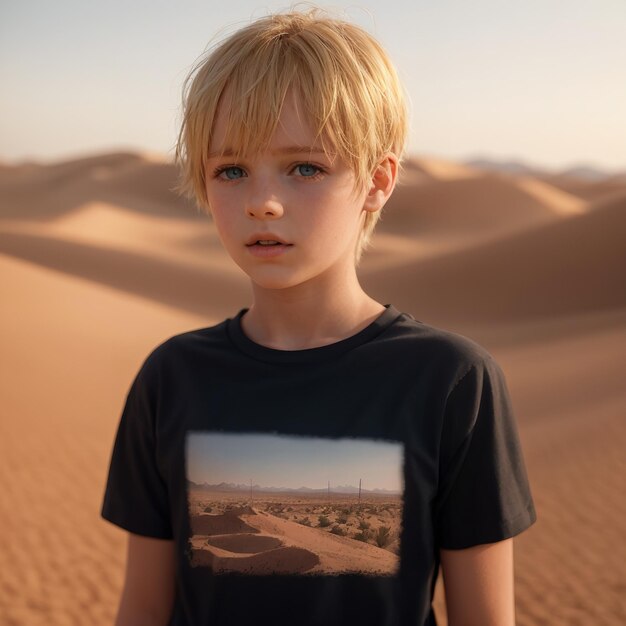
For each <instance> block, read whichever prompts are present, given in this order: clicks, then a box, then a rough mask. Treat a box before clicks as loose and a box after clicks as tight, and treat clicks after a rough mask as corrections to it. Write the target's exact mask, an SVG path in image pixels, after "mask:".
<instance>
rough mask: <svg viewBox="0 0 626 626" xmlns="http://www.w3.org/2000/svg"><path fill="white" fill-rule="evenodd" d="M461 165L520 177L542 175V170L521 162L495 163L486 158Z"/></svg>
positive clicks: (469, 160) (471, 160) (464, 161)
mask: <svg viewBox="0 0 626 626" xmlns="http://www.w3.org/2000/svg"><path fill="white" fill-rule="evenodd" d="M462 163H464V164H465V165H469V166H470V167H475V168H478V169H481V170H490V171H493V172H503V173H505V174H513V175H518V176H519V175H522V176H535V175H537V174H543V173H544V172H543V170H541V169H540V168H538V167H533V166H531V165H528V164H526V163H524V162H522V161H513V160H510V161H496V160H493V159H486V158H474V159H468V160H463V161H462Z"/></svg>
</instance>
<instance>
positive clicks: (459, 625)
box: [439, 537, 515, 626]
mask: <svg viewBox="0 0 626 626" xmlns="http://www.w3.org/2000/svg"><path fill="white" fill-rule="evenodd" d="M439 554H440V558H441V567H442V573H443V584H444V589H445V598H446V610H447V613H448V626H515V595H514V590H513V584H514V583H513V580H514V578H513V538H512V537H511V538H509V539H505V540H503V541H497V542H496V543H485V544H480V545H476V546H472V547H471V548H464V549H461V550H444V549H443V548H440V550H439Z"/></svg>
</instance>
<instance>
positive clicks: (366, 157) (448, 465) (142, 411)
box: [102, 9, 536, 626]
mask: <svg viewBox="0 0 626 626" xmlns="http://www.w3.org/2000/svg"><path fill="white" fill-rule="evenodd" d="M192 77H193V81H192V82H191V85H190V87H189V88H188V89H187V88H186V91H185V101H184V119H183V125H182V128H181V132H180V136H179V142H178V146H177V158H178V160H179V162H180V164H181V166H182V182H181V185H180V187H179V189H180V190H181V191H183V192H186V193H188V194H189V195H191V196H192V197H195V198H196V199H197V201H198V204H199V206H202V207H204V208H205V209H206V210H207V211H208V212H210V214H211V216H212V218H213V220H214V222H215V225H216V228H217V230H218V233H219V236H220V239H221V241H222V243H223V245H224V247H225V248H226V250H227V251H228V253H229V254H230V256H231V257H232V258H233V260H234V262H235V263H237V265H238V266H239V267H241V269H242V270H243V271H244V272H246V274H247V275H248V276H249V277H250V280H251V286H252V291H253V302H252V304H251V306H250V307H249V308H244V309H241V310H240V311H239V312H238V313H237V314H236V315H235V316H233V317H232V318H228V319H226V320H224V321H223V322H221V323H219V324H217V325H215V326H212V327H208V328H200V329H197V330H192V331H189V332H185V333H182V334H179V335H176V336H174V337H171V338H169V339H168V340H166V341H165V342H163V343H162V344H160V345H159V346H157V347H156V348H155V349H154V350H153V351H152V353H151V354H150V355H149V356H148V357H147V358H146V359H145V361H144V363H143V364H142V366H141V368H140V370H139V372H138V373H137V375H136V377H135V379H134V381H133V383H132V385H131V388H130V391H129V393H128V396H127V399H126V405H125V408H124V412H123V414H122V417H121V420H120V425H119V429H118V433H117V437H116V440H115V445H114V449H113V454H112V458H111V463H110V468H109V477H108V483H107V488H106V493H105V498H104V502H103V506H102V516H103V517H104V518H105V519H107V520H109V521H111V522H113V523H114V524H117V525H118V526H120V527H122V528H124V529H126V530H127V531H129V547H128V561H127V574H126V584H125V587H124V593H123V595H122V601H121V604H120V609H119V614H118V620H117V624H118V626H123V625H126V624H160V625H161V624H162V625H165V624H169V625H174V624H175V625H177V626H179V625H183V624H185V625H194V626H195V625H200V624H215V625H218V624H234V625H242V626H243V625H248V624H257V623H260V624H274V625H280V624H290V625H291V624H302V625H305V624H311V625H313V624H315V625H319V626H335V625H340V624H342V625H349V624H358V625H359V626H364V625H372V626H374V625H375V626H383V625H409V624H410V625H412V626H417V625H419V626H422V625H434V624H436V621H435V615H434V611H433V609H432V606H431V603H432V598H433V593H434V588H435V583H436V579H437V575H438V572H439V565H440V564H441V565H442V569H443V576H444V584H445V589H446V604H447V609H448V619H449V624H450V626H457V625H459V624H463V625H474V624H476V625H478V624H480V625H481V626H496V625H497V626H512V625H513V624H514V620H515V616H514V598H513V552H512V537H513V536H515V535H517V534H519V533H520V532H522V531H523V530H524V529H526V528H527V527H529V526H530V525H531V524H533V523H534V521H535V519H536V513H535V509H534V504H533V500H532V497H531V493H530V489H529V484H528V480H527V476H526V470H525V467H524V462H523V458H522V453H521V448H520V443H519V438H518V433H517V426H516V422H515V418H514V415H513V411H512V407H511V404H510V399H509V395H508V390H507V387H506V382H505V379H504V375H503V373H502V370H501V369H500V367H499V365H498V364H497V363H496V362H495V361H494V359H493V358H492V356H491V355H490V354H489V353H488V352H487V351H486V350H485V349H484V348H482V347H481V346H479V345H478V344H477V343H475V342H474V341H472V340H470V339H469V338H466V337H463V336H461V335H458V334H455V333H452V332H449V331H445V330H443V329H439V328H436V327H433V326H430V325H428V324H425V323H422V322H420V321H418V320H416V319H415V318H413V316H411V315H410V314H408V313H403V312H401V311H398V310H397V309H396V308H395V307H394V306H393V305H392V304H384V305H383V304H381V303H379V302H377V301H376V300H375V299H373V298H371V297H370V296H368V295H367V294H366V293H365V292H364V291H363V289H362V288H361V287H360V285H359V281H358V279H357V275H356V267H357V266H358V263H359V260H360V257H361V253H362V252H363V250H364V249H365V248H366V247H367V245H368V243H369V240H370V237H371V234H372V231H373V229H374V226H375V224H376V221H377V220H378V218H379V217H380V213H381V210H382V208H383V206H384V204H385V203H386V201H387V200H388V199H389V196H390V195H391V193H392V191H393V189H394V186H395V184H396V181H397V175H398V170H399V168H400V161H401V158H402V155H403V152H404V144H405V139H406V133H407V114H406V105H405V99H404V96H403V92H402V88H401V85H400V83H399V80H398V77H397V74H396V72H395V70H394V68H393V66H392V64H391V63H390V61H389V59H388V57H387V55H386V53H385V52H384V50H383V49H382V48H381V47H380V45H379V44H378V43H377V42H376V41H375V40H374V39H373V38H372V37H371V36H370V35H368V34H367V33H365V32H364V31H363V30H362V29H360V28H358V27H356V26H354V25H351V24H349V23H346V22H342V21H340V20H337V19H333V18H330V17H327V16H324V15H322V14H321V12H320V11H319V10H318V9H313V10H310V11H308V12H289V13H284V14H274V15H270V16H268V17H265V18H262V19H259V20H257V21H255V22H253V23H252V24H250V25H249V26H247V27H245V28H242V29H241V30H239V31H237V32H236V33H234V34H233V35H231V36H230V37H229V38H228V39H226V40H225V41H224V42H222V43H221V44H220V45H219V46H218V47H217V48H216V49H215V50H213V51H212V52H211V54H210V55H209V56H208V57H207V58H206V59H205V60H203V61H202V62H201V63H200V64H199V65H198V66H197V67H196V68H195V69H194V70H192V73H191V74H190V76H189V79H191V78H192ZM189 79H188V80H189Z"/></svg>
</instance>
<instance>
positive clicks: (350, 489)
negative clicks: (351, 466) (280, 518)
mask: <svg viewBox="0 0 626 626" xmlns="http://www.w3.org/2000/svg"><path fill="white" fill-rule="evenodd" d="M187 485H188V486H189V487H191V488H193V489H202V490H204V491H243V492H250V485H244V484H241V483H238V484H236V483H224V482H221V483H218V484H215V485H210V484H209V483H206V482H204V483H195V482H194V481H193V480H188V481H187ZM252 490H253V491H264V492H266V493H267V492H269V493H310V494H314V493H319V494H324V493H328V488H327V487H322V488H321V489H312V488H311V487H298V488H297V489H296V488H292V487H264V486H261V485H252ZM330 492H331V493H350V494H354V493H359V488H358V487H355V486H354V485H339V486H337V487H331V488H330ZM361 493H365V494H367V493H373V494H379V495H396V494H398V493H399V492H398V491H392V490H389V489H361Z"/></svg>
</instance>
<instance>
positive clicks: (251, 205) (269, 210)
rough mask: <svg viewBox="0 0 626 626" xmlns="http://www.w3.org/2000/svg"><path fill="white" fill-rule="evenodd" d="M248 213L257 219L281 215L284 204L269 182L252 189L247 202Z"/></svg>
mask: <svg viewBox="0 0 626 626" xmlns="http://www.w3.org/2000/svg"><path fill="white" fill-rule="evenodd" d="M251 187H252V185H251ZM246 214H247V215H248V217H255V218H257V219H268V218H276V217H281V216H282V215H283V205H282V202H280V200H278V199H277V198H276V194H274V193H272V191H271V188H270V185H269V184H263V185H257V186H256V188H254V189H252V188H251V190H250V195H249V196H248V200H247V202H246Z"/></svg>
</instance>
